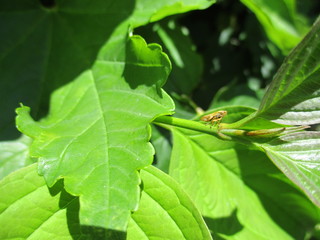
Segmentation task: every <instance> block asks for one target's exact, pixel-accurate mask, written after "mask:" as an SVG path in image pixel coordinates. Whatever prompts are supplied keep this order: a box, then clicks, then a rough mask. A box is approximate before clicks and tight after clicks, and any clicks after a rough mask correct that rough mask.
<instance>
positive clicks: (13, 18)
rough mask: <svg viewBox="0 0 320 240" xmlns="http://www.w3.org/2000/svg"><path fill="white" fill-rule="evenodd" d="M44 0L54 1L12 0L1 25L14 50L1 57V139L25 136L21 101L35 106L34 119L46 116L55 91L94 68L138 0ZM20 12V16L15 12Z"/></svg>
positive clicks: (7, 4)
mask: <svg viewBox="0 0 320 240" xmlns="http://www.w3.org/2000/svg"><path fill="white" fill-rule="evenodd" d="M43 2H50V1H42V2H41V1H38V3H35V4H33V5H32V6H31V8H30V6H29V5H28V4H25V3H21V4H20V5H18V4H16V3H15V2H12V1H7V2H6V3H5V5H4V6H3V7H4V9H8V11H7V12H4V15H5V16H6V19H5V21H2V22H3V24H2V25H1V23H0V28H3V31H4V32H8V33H10V34H6V35H5V36H3V43H5V44H3V46H2V47H3V48H5V47H6V46H7V48H11V49H10V51H9V53H8V54H7V55H6V57H5V58H4V59H3V60H1V61H0V65H1V69H2V70H3V71H1V82H0V108H1V109H2V114H1V118H0V140H12V139H15V138H17V137H18V136H19V135H20V133H19V132H18V131H17V130H16V128H15V124H14V122H15V121H14V117H15V112H14V109H15V108H17V107H18V106H19V103H20V102H22V103H23V104H24V105H26V106H29V107H31V109H32V111H31V114H32V116H33V117H34V118H35V119H40V118H42V117H44V116H45V115H46V114H47V112H48V107H49V98H50V95H51V93H52V92H53V91H54V90H55V89H57V88H59V87H61V86H63V85H65V84H67V83H68V82H70V81H72V80H74V79H75V78H76V77H77V76H79V75H80V74H81V73H82V72H84V71H85V70H87V69H89V68H91V66H92V65H93V63H94V62H95V60H96V57H97V54H98V52H99V51H100V49H101V47H102V46H103V45H104V44H105V43H106V41H107V40H108V39H109V38H110V36H111V34H112V33H113V31H114V29H115V28H116V27H117V26H119V24H120V23H121V22H123V21H124V20H125V19H127V18H128V17H129V16H130V15H131V13H132V11H133V9H134V6H135V1H134V0H131V1H127V0H118V1H104V0H97V1H95V2H94V4H89V3H85V2H86V1H85V2H83V1H80V2H79V1H72V2H69V3H67V4H66V3H64V2H63V1H52V2H53V3H54V7H53V8H48V7H47V5H45V4H44V3H43ZM48 4H49V3H48ZM26 5H27V6H26ZM32 8H34V9H32ZM16 11H19V14H12V13H14V12H16ZM30 11H33V12H34V14H30ZM0 22H1V21H0ZM17 23H18V25H17ZM12 29H14V31H12ZM21 39H23V41H22V42H21ZM0 42H1V41H0ZM8 43H10V44H11V45H10V44H9V45H8ZM2 50H3V51H4V52H7V51H8V49H6V48H5V49H2ZM0 52H1V47H0Z"/></svg>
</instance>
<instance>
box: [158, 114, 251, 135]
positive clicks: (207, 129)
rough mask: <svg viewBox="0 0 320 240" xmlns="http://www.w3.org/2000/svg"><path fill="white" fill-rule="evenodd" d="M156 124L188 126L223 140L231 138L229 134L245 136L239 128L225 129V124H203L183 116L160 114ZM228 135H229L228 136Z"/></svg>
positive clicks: (187, 127)
mask: <svg viewBox="0 0 320 240" xmlns="http://www.w3.org/2000/svg"><path fill="white" fill-rule="evenodd" d="M153 122H154V123H155V124H158V125H162V124H165V125H169V126H175V127H181V128H186V129H190V130H194V131H198V132H203V133H207V134H211V135H214V136H216V137H218V138H221V139H223V140H231V138H230V137H229V136H243V135H245V131H244V130H238V129H223V128H222V126H223V124H220V125H216V126H213V125H209V124H203V123H201V122H196V121H192V120H186V119H181V118H175V117H170V116H160V117H158V118H156V119H155V120H154V121H153ZM227 135H228V136H227Z"/></svg>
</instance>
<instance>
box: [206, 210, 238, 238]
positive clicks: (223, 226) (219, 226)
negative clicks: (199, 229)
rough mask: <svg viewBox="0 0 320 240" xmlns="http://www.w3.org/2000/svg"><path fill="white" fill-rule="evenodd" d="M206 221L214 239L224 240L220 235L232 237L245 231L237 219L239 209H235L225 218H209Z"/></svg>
mask: <svg viewBox="0 0 320 240" xmlns="http://www.w3.org/2000/svg"><path fill="white" fill-rule="evenodd" d="M204 220H205V222H206V224H207V226H208V228H209V229H210V231H211V235H212V236H213V238H214V239H218V240H223V239H224V238H223V237H221V236H220V234H223V235H227V236H232V235H234V234H236V233H238V232H240V231H241V230H242V229H243V226H242V224H241V223H240V222H239V220H238V218H237V209H234V210H233V211H232V213H231V214H230V216H228V217H224V218H208V217H204Z"/></svg>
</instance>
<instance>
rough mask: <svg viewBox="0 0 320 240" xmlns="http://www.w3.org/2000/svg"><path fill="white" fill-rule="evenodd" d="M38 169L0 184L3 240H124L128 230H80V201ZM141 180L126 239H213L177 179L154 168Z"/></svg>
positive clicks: (28, 169)
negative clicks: (47, 180) (48, 182)
mask: <svg viewBox="0 0 320 240" xmlns="http://www.w3.org/2000/svg"><path fill="white" fill-rule="evenodd" d="M36 169H37V165H36V164H32V165H30V166H28V167H25V168H22V169H20V170H18V171H16V172H14V173H12V174H10V175H9V176H7V177H6V178H4V179H3V180H2V181H0V195H1V196H2V197H1V199H0V224H1V231H0V238H1V239H125V236H124V235H125V234H124V232H115V231H108V230H106V229H102V228H93V227H90V226H81V225H80V223H79V216H78V214H79V199H78V198H77V197H73V196H71V195H69V194H68V193H66V192H65V190H64V189H63V183H62V181H59V182H57V183H56V184H55V185H54V186H53V187H52V188H50V189H48V188H47V186H46V184H45V181H44V179H43V178H42V177H40V176H39V175H38V174H37V172H36ZM141 177H142V180H143V183H144V189H143V191H142V200H141V204H140V208H139V210H138V211H137V212H136V213H134V215H133V216H132V219H131V220H130V224H129V228H128V234H127V238H126V239H132V240H136V239H151V238H152V237H155V236H161V237H163V238H164V237H167V239H172V240H175V239H211V237H210V233H209V232H208V229H207V227H206V225H205V224H204V221H203V219H202V217H201V215H200V213H199V212H198V211H197V209H196V208H195V207H194V205H193V203H192V202H191V200H190V199H189V197H188V196H187V195H186V194H185V193H184V192H183V191H182V190H181V188H180V187H179V185H178V184H177V183H176V182H175V181H174V180H173V179H172V178H170V177H169V176H168V175H166V174H164V173H162V172H160V171H159V170H157V169H156V168H152V167H149V168H147V169H145V170H142V171H141ZM164 194H166V196H167V198H163V195H164ZM157 210H160V212H161V214H159V213H160V212H156V213H157V214H155V211H157ZM30 216H32V218H30ZM145 218H149V219H150V220H151V219H152V220H153V221H152V224H149V225H148V224H145V223H146V222H144V221H145ZM17 219H19V221H17ZM140 234H142V236H143V237H142V238H135V236H137V235H138V236H139V235H140Z"/></svg>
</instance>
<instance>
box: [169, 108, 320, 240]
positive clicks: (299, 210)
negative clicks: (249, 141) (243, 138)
mask: <svg viewBox="0 0 320 240" xmlns="http://www.w3.org/2000/svg"><path fill="white" fill-rule="evenodd" d="M233 118H234V119H235V120H236V119H237V116H236V115H233V114H231V115H229V120H230V121H232V119H233ZM172 133H173V150H172V156H171V162H170V169H169V173H170V175H171V176H172V177H174V178H175V179H176V180H177V181H178V182H179V183H180V184H181V186H182V187H183V189H184V190H185V191H186V192H187V193H188V194H189V196H190V197H191V198H192V200H193V201H194V203H195V205H196V207H197V208H198V209H199V210H200V211H201V213H202V215H203V216H204V217H205V220H206V222H207V224H208V226H209V228H210V230H212V231H213V232H214V233H215V234H214V237H216V238H223V239H279V240H280V239H281V240H283V239H303V238H304V234H305V232H306V231H308V230H309V229H312V228H313V227H314V226H315V225H316V224H317V223H319V221H320V210H319V208H317V207H316V206H314V205H313V204H312V203H311V202H310V201H309V200H308V199H307V198H306V196H305V195H304V194H303V193H302V192H300V191H299V190H298V189H297V188H296V187H295V186H294V185H293V184H291V183H290V182H288V181H287V179H286V177H285V176H284V175H283V174H282V173H281V172H280V171H279V170H278V169H277V168H276V167H275V166H274V165H273V164H272V163H271V162H270V161H269V160H268V158H267V157H266V155H264V154H263V153H262V152H260V151H257V149H254V148H252V147H251V148H247V147H244V146H243V145H239V144H236V143H235V142H229V141H222V140H219V139H217V138H216V137H214V136H211V135H208V134H202V133H199V132H195V131H189V130H184V129H179V128H173V129H172ZM284 193H285V194H284Z"/></svg>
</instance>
